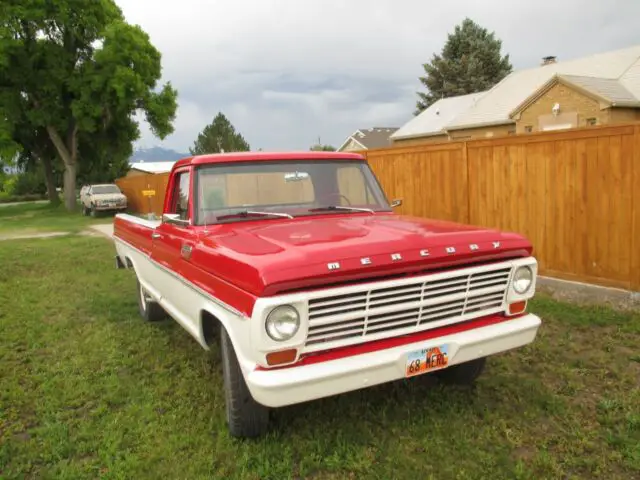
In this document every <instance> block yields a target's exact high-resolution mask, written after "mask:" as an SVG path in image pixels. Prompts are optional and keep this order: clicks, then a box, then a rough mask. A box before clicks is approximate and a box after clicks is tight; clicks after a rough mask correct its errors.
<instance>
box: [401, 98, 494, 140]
mask: <svg viewBox="0 0 640 480" xmlns="http://www.w3.org/2000/svg"><path fill="white" fill-rule="evenodd" d="M485 93H486V92H479V93H470V94H468V95H459V96H457V97H449V98H443V99H440V100H438V101H437V102H435V103H434V104H433V105H431V106H429V108H426V109H425V110H424V111H422V112H421V113H420V114H419V115H417V116H415V117H414V118H412V119H411V120H409V121H408V122H407V123H405V124H404V125H403V126H402V127H400V128H399V129H398V130H397V131H396V132H395V133H394V134H393V135H391V139H392V140H401V139H409V138H415V137H426V136H432V135H442V134H445V133H446V126H447V125H448V124H449V123H450V122H451V121H453V120H454V119H455V118H456V117H457V116H458V115H460V114H461V113H463V112H465V111H466V110H468V109H469V108H470V107H471V106H472V105H473V104H474V103H475V102H477V101H478V100H479V99H480V98H481V97H482V96H483V95H484V94H485Z"/></svg>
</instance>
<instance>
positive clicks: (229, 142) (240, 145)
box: [189, 112, 251, 155]
mask: <svg viewBox="0 0 640 480" xmlns="http://www.w3.org/2000/svg"><path fill="white" fill-rule="evenodd" d="M249 150H251V148H250V147H249V144H248V143H247V141H246V140H245V139H244V137H243V136H242V135H241V134H240V133H238V132H236V129H235V128H234V126H233V125H232V124H231V122H230V121H229V119H228V118H227V117H225V116H224V114H223V113H222V112H219V113H218V114H217V115H216V116H215V118H214V119H213V121H212V122H211V123H210V124H209V125H207V126H206V127H204V129H203V130H202V132H200V133H199V134H198V138H197V139H196V141H195V142H194V143H193V147H191V148H190V149H189V152H191V155H203V154H206V153H220V152H248V151H249Z"/></svg>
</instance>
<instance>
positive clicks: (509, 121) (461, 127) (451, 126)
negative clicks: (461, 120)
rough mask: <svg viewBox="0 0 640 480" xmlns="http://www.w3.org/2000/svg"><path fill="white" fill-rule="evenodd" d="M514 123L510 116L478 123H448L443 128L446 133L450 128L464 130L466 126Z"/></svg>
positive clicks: (491, 125)
mask: <svg viewBox="0 0 640 480" xmlns="http://www.w3.org/2000/svg"><path fill="white" fill-rule="evenodd" d="M514 123H516V122H515V121H514V120H512V119H511V118H506V119H501V120H494V121H492V122H480V123H467V124H464V125H463V124H459V125H450V126H448V127H446V128H445V129H444V132H445V133H447V132H449V131H451V130H466V129H467V128H482V127H497V126H498V125H511V124H514Z"/></svg>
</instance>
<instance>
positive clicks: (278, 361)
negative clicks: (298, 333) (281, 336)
mask: <svg viewBox="0 0 640 480" xmlns="http://www.w3.org/2000/svg"><path fill="white" fill-rule="evenodd" d="M297 355H298V351H297V350H296V349H295V348H290V349H289V350H281V351H279V352H270V353H267V365H269V366H272V367H273V366H275V365H283V364H285V363H291V362H293V361H295V359H296V356H297Z"/></svg>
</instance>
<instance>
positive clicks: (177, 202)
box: [173, 172, 190, 220]
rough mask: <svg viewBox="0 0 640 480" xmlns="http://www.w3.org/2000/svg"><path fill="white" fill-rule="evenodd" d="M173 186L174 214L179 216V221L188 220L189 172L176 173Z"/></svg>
mask: <svg viewBox="0 0 640 480" xmlns="http://www.w3.org/2000/svg"><path fill="white" fill-rule="evenodd" d="M177 176H178V178H177V180H176V183H175V184H174V191H173V202H174V212H173V213H177V214H178V215H180V219H181V220H188V219H189V186H190V185H189V183H190V182H189V179H190V174H189V172H182V173H178V175H177Z"/></svg>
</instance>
